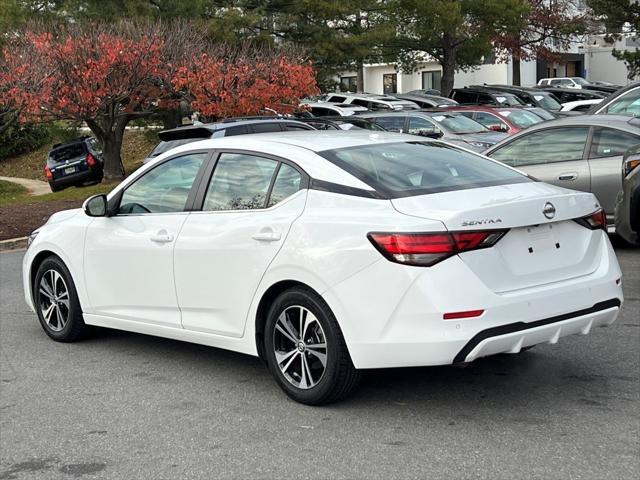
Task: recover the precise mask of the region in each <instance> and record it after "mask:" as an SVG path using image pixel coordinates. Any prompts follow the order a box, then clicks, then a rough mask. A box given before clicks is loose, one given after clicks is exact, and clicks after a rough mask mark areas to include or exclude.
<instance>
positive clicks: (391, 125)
mask: <svg viewBox="0 0 640 480" xmlns="http://www.w3.org/2000/svg"><path fill="white" fill-rule="evenodd" d="M404 120H405V117H404V116H393V117H378V118H375V119H374V121H375V122H376V123H377V124H378V125H380V126H381V127H384V128H386V129H387V130H388V131H390V132H402V131H403V130H404Z"/></svg>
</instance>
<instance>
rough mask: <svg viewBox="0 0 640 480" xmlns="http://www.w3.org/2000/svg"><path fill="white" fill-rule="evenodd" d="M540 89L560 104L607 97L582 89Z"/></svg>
mask: <svg viewBox="0 0 640 480" xmlns="http://www.w3.org/2000/svg"><path fill="white" fill-rule="evenodd" d="M540 89H541V90H542V91H545V92H549V93H551V94H553V96H554V97H556V98H557V99H558V101H559V102H560V103H567V102H576V101H578V100H597V99H600V98H606V97H607V93H605V92H598V91H595V90H585V89H584V88H560V87H540Z"/></svg>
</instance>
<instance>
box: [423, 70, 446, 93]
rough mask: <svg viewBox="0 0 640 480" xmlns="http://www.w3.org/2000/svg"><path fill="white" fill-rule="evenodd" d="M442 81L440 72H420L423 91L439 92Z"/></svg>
mask: <svg viewBox="0 0 640 480" xmlns="http://www.w3.org/2000/svg"><path fill="white" fill-rule="evenodd" d="M441 81H442V72H440V70H434V71H431V72H422V89H423V90H440V85H441Z"/></svg>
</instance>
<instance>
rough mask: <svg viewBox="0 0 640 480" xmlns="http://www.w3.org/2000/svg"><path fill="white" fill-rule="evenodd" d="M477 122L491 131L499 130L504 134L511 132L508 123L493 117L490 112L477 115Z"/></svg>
mask: <svg viewBox="0 0 640 480" xmlns="http://www.w3.org/2000/svg"><path fill="white" fill-rule="evenodd" d="M465 116H467V115H465ZM476 122H478V123H481V124H482V125H484V126H485V127H487V128H488V129H490V130H498V131H503V132H508V131H509V126H508V125H507V124H506V123H504V122H503V121H502V120H500V119H499V118H498V117H497V116H495V115H492V114H490V113H488V112H478V113H476Z"/></svg>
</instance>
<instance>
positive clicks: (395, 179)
mask: <svg viewBox="0 0 640 480" xmlns="http://www.w3.org/2000/svg"><path fill="white" fill-rule="evenodd" d="M320 155H322V156H323V157H324V158H326V159H327V160H329V161H331V162H333V163H335V164H336V165H338V166H339V167H340V168H342V169H343V170H346V171H347V172H349V173H351V174H352V175H354V176H355V177H357V178H359V179H360V180H362V181H363V182H365V183H366V184H368V185H370V186H371V187H373V188H375V189H376V190H377V191H378V192H380V193H382V194H383V195H386V196H388V197H391V198H396V197H408V196H412V195H423V194H429V193H437V192H445V191H451V190H464V189H469V188H479V187H487V186H494V185H507V184H513V183H521V182H530V181H532V180H531V179H529V178H528V177H526V176H525V175H522V174H521V173H518V172H516V171H514V170H511V169H510V168H508V167H505V166H503V165H500V164H499V163H496V162H492V161H491V160H488V159H486V158H483V157H481V156H479V155H474V154H472V153H469V152H465V151H462V150H458V149H456V148H454V147H452V146H449V145H444V144H438V143H422V142H415V143H414V142H411V143H382V144H378V145H365V146H358V147H351V148H342V149H336V150H329V151H325V152H321V153H320Z"/></svg>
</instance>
